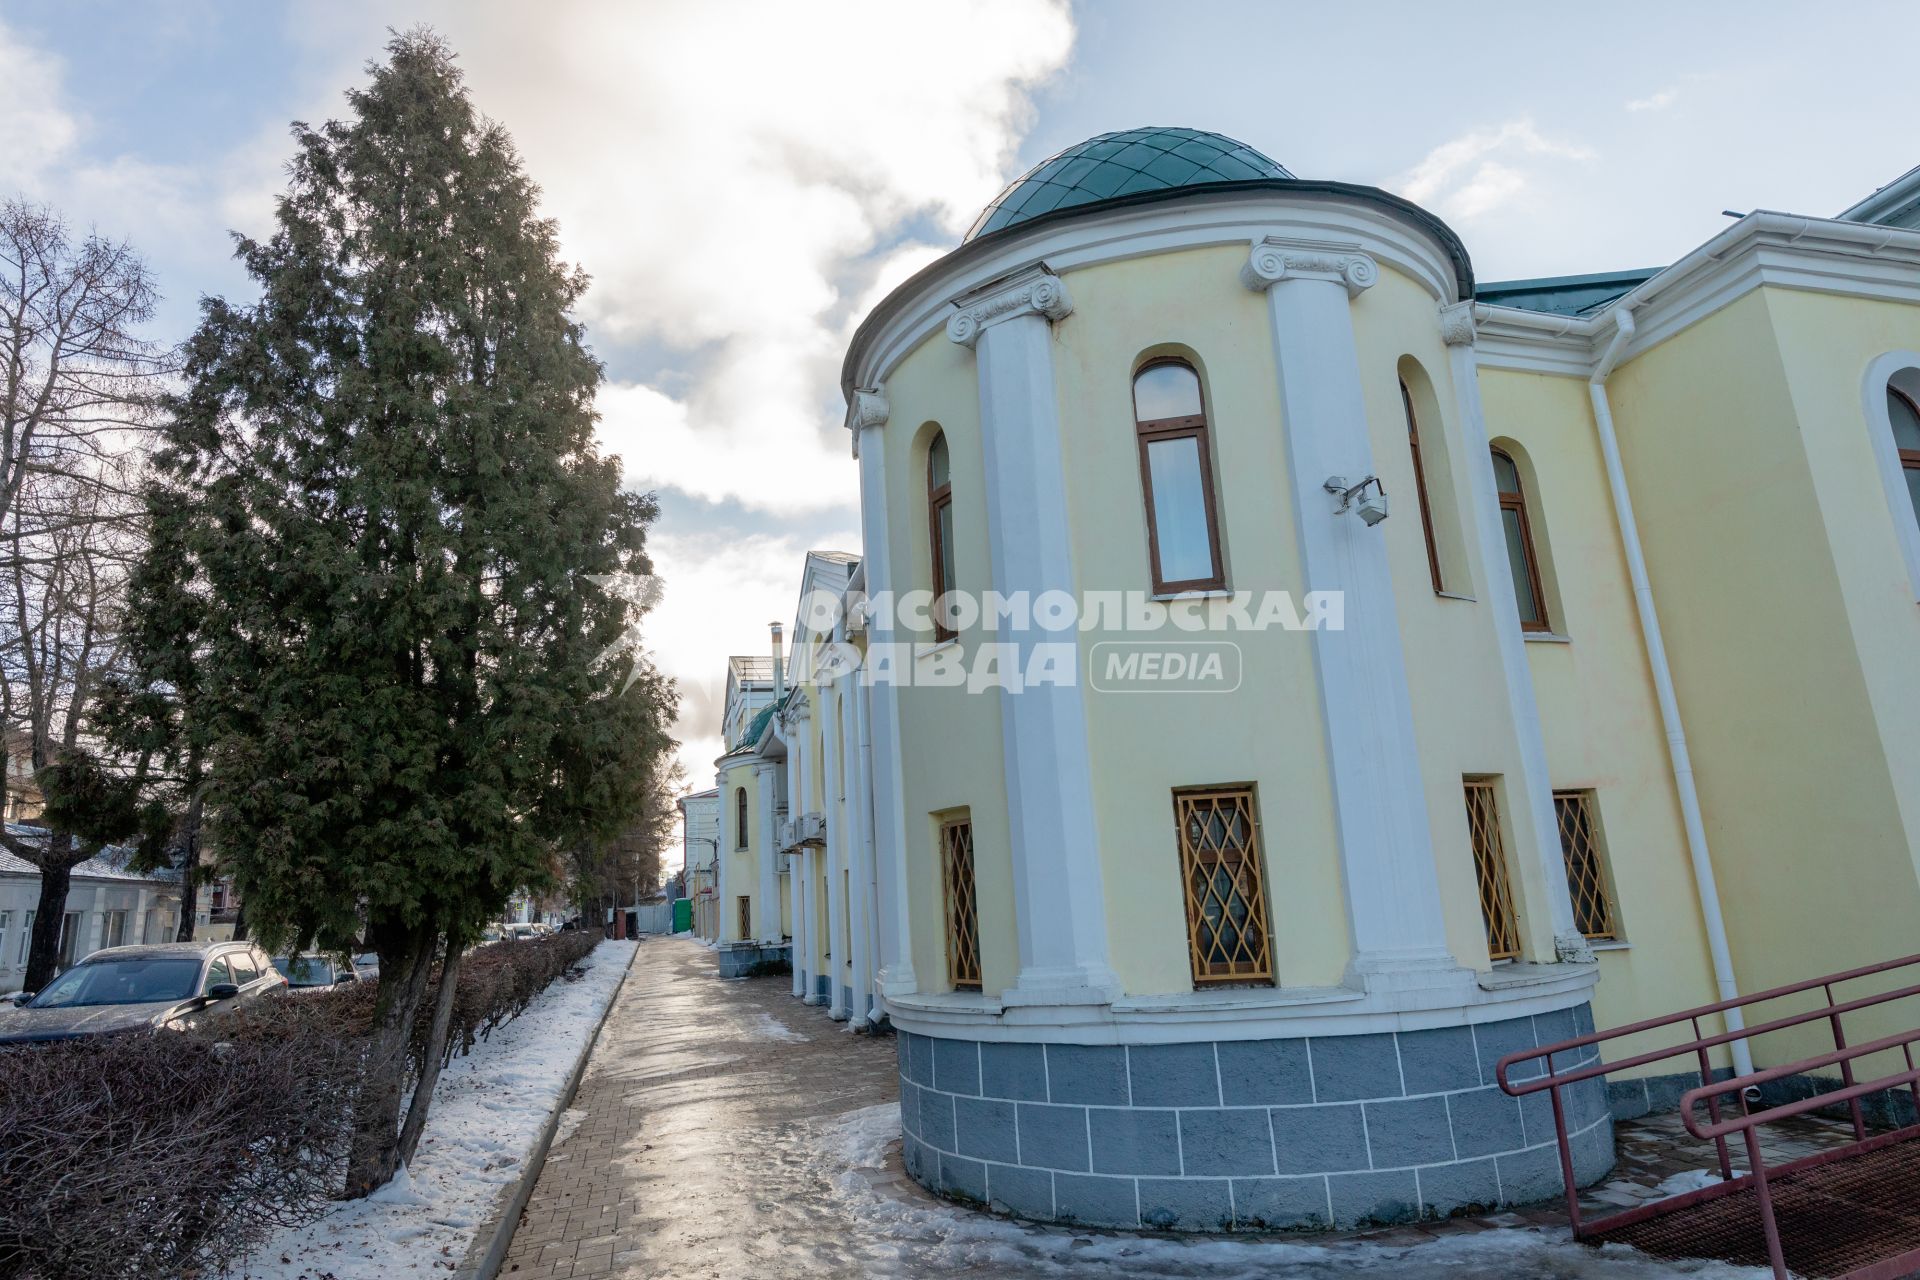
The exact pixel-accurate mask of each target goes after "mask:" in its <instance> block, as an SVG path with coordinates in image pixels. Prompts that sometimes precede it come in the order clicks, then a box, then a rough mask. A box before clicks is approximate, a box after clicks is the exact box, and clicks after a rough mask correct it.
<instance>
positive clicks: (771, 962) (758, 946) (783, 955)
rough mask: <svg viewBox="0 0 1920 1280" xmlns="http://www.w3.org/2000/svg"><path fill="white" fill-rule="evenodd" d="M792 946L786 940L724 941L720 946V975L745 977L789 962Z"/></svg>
mask: <svg viewBox="0 0 1920 1280" xmlns="http://www.w3.org/2000/svg"><path fill="white" fill-rule="evenodd" d="M790 952H791V948H789V947H788V945H787V944H786V943H784V942H780V943H774V942H723V943H721V944H720V946H719V954H718V960H719V965H720V976H721V977H723V978H744V977H746V976H748V975H749V974H755V973H766V972H768V971H769V970H773V969H781V968H784V967H786V965H787V964H788V957H789V955H790Z"/></svg>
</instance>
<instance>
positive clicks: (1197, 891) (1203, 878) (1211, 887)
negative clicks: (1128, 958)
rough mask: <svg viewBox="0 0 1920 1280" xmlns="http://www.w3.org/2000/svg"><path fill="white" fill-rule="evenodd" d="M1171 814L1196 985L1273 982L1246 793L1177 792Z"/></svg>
mask: <svg viewBox="0 0 1920 1280" xmlns="http://www.w3.org/2000/svg"><path fill="white" fill-rule="evenodd" d="M1173 812H1174V824H1175V826H1176V828H1177V829H1178V830H1179V833H1180V878H1181V882H1182V884H1183V885H1184V886H1185V889H1186V899H1187V948H1188V952H1189V955H1190V957H1191V959H1192V962H1193V980H1194V982H1195V983H1196V984H1201V983H1212V982H1272V981H1273V949H1272V946H1271V944H1270V941H1269V939H1268V936H1267V899H1266V893H1265V891H1264V889H1263V888H1262V885H1261V877H1260V824H1259V821H1258V819H1256V818H1255V816H1254V809H1253V790H1252V788H1250V787H1234V788H1228V789H1220V790H1208V791H1176V792H1174V795H1173Z"/></svg>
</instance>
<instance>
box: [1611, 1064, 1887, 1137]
mask: <svg viewBox="0 0 1920 1280" xmlns="http://www.w3.org/2000/svg"><path fill="white" fill-rule="evenodd" d="M1732 1076H1733V1072H1732V1070H1731V1069H1730V1068H1727V1067H1717V1068H1715V1069H1714V1072H1713V1078H1714V1079H1715V1080H1727V1079H1731V1078H1732ZM1699 1084H1700V1073H1699V1072H1697V1071H1683V1072H1679V1073H1678V1074H1674V1075H1659V1076H1643V1077H1641V1078H1639V1079H1637V1080H1614V1081H1609V1082H1608V1084H1607V1103H1608V1107H1609V1109H1610V1110H1611V1111H1612V1112H1613V1118H1614V1119H1615V1120H1636V1119H1638V1118H1639V1117H1641V1116H1647V1115H1664V1114H1666V1113H1668V1112H1673V1111H1678V1110H1679V1109H1680V1099H1681V1098H1682V1097H1683V1096H1684V1095H1685V1094H1686V1092H1687V1091H1688V1090H1689V1089H1694V1088H1697V1087H1699ZM1843 1084H1844V1082H1843V1081H1842V1080H1840V1079H1839V1077H1837V1076H1836V1077H1825V1076H1805V1075H1801V1076H1788V1077H1787V1078H1786V1079H1784V1080H1774V1081H1771V1082H1769V1083H1767V1084H1764V1085H1761V1086H1760V1102H1761V1105H1762V1106H1767V1107H1777V1106H1779V1105H1781V1104H1782V1103H1786V1102H1798V1101H1800V1099H1802V1098H1811V1097H1814V1096H1815V1095H1817V1094H1822V1093H1831V1092H1832V1091H1833V1090H1835V1089H1838V1088H1841V1087H1842V1085H1843ZM1723 1101H1725V1102H1726V1103H1727V1104H1728V1105H1731V1104H1732V1101H1733V1099H1732V1095H1730V1094H1729V1095H1724V1096H1723ZM1860 1111H1861V1116H1862V1118H1863V1119H1864V1120H1865V1121H1866V1123H1867V1124H1869V1125H1871V1126H1873V1127H1875V1128H1880V1129H1900V1128H1905V1127H1906V1126H1908V1125H1911V1124H1920V1110H1916V1108H1915V1107H1914V1103H1913V1095H1912V1094H1911V1093H1909V1092H1907V1091H1906V1090H1904V1089H1895V1090H1882V1091H1881V1092H1879V1093H1872V1094H1868V1095H1867V1096H1866V1097H1864V1098H1862V1099H1860ZM1821 1113H1822V1114H1826V1115H1832V1116H1841V1117H1844V1116H1847V1115H1850V1114H1851V1112H1850V1111H1849V1110H1848V1107H1847V1104H1846V1103H1844V1102H1840V1103H1835V1104H1834V1105H1833V1106H1831V1107H1823V1108H1821Z"/></svg>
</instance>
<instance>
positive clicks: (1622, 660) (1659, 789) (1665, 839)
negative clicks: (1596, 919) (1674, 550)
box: [1480, 370, 1718, 1072]
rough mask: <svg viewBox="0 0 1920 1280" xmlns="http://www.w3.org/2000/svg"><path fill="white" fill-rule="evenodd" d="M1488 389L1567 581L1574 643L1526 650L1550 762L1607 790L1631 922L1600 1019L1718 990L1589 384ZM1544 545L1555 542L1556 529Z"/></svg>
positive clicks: (1608, 973)
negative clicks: (1521, 457)
mask: <svg viewBox="0 0 1920 1280" xmlns="http://www.w3.org/2000/svg"><path fill="white" fill-rule="evenodd" d="M1480 395H1481V400H1482V403H1483V405H1484V406H1485V410H1486V417H1487V429H1488V431H1489V433H1490V434H1491V435H1493V436H1495V437H1499V438H1505V439H1507V440H1510V441H1512V442H1514V443H1515V444H1518V445H1519V446H1520V447H1522V448H1523V449H1525V450H1526V453H1527V457H1528V458H1529V460H1530V461H1531V462H1532V464H1533V465H1532V472H1533V481H1534V483H1533V487H1532V490H1531V491H1530V492H1529V493H1528V494H1527V500H1528V508H1529V511H1528V514H1529V516H1530V518H1531V519H1532V521H1533V522H1534V523H1535V525H1536V526H1537V527H1539V528H1541V529H1544V531H1545V532H1546V533H1547V534H1549V535H1550V538H1551V549H1552V555H1553V558H1554V561H1555V564H1554V569H1555V573H1556V577H1557V578H1558V580H1559V582H1560V584H1561V591H1560V593H1559V594H1560V608H1559V612H1558V615H1557V616H1555V617H1554V619H1553V625H1554V627H1555V628H1556V630H1557V631H1559V632H1560V633H1561V634H1562V635H1564V636H1565V637H1566V638H1567V641H1568V642H1567V643H1564V644H1560V643H1554V642H1550V641H1534V642H1530V643H1528V644H1527V646H1526V652H1527V658H1528V664H1529V667H1530V669H1531V671H1532V675H1533V686H1534V697H1535V700H1536V703H1537V705H1538V707H1539V710H1540V722H1541V733H1542V736H1543V738H1544V740H1545V744H1546V750H1547V771H1548V774H1549V776H1550V778H1551V781H1552V783H1553V786H1554V787H1555V788H1564V789H1590V790H1592V791H1593V792H1594V802H1595V805H1596V807H1597V812H1598V815H1599V822H1600V827H1601V835H1602V841H1603V843H1604V846H1605V850H1606V856H1607V859H1608V861H1609V862H1610V864H1611V868H1612V872H1613V887H1614V897H1615V907H1616V918H1617V923H1618V924H1619V925H1620V927H1621V929H1622V931H1623V933H1624V935H1625V943H1626V945H1625V946H1623V947H1615V948H1612V949H1604V948H1603V949H1602V950H1601V951H1600V953H1599V960H1600V974H1601V981H1600V985H1599V987H1598V988H1597V989H1596V991H1595V992H1594V1017H1595V1020H1596V1023H1597V1025H1599V1026H1602V1027H1606V1026H1619V1025H1622V1024H1624V1023H1628V1022H1634V1021H1638V1020H1640V1019H1642V1018H1646V1017H1650V1016H1653V1015H1655V1014H1658V1013H1665V1012H1671V1011H1673V1010H1676V1009H1680V1008H1684V1007H1687V1006H1690V1005H1695V1004H1708V1003H1711V1002H1713V1001H1714V1000H1716V999H1718V993H1717V992H1716V990H1715V988H1714V985H1713V969H1712V963H1711V960H1710V957H1709V955H1708V952H1707V943H1706V932H1705V929H1704V927H1703V925H1702V924H1701V916H1700V903H1699V897H1698V895H1697V894H1696V892H1695V889H1694V883H1693V873H1692V870H1691V868H1690V865H1689V863H1688V859H1687V847H1686V837H1685V831H1684V829H1683V827H1682V825H1681V819H1680V808H1679V801H1678V797H1677V794H1676V792H1675V790H1674V784H1673V773H1672V769H1671V766H1670V763H1669V760H1668V756H1667V744H1666V734H1665V730H1664V729H1663V728H1662V726H1661V722H1660V712H1659V706H1658V704H1657V702H1656V701H1655V699H1654V693H1653V684H1652V679H1651V676H1650V674H1649V671H1648V668H1647V664H1646V657H1645V648H1644V646H1643V643H1642V641H1641V637H1640V626H1639V619H1638V614H1637V612H1636V609H1635V605H1634V600H1633V590H1632V586H1631V583H1630V581H1629V579H1628V575H1627V566H1626V558H1625V553H1624V551H1623V550H1622V546H1621V542H1620V536H1619V529H1618V526H1617V524H1616V523H1615V520H1614V516H1613V503H1612V497H1611V495H1610V494H1609V491H1608V488H1607V480H1606V470H1605V465H1604V463H1603V462H1602V459H1601V456H1600V447H1599V443H1598V438H1597V436H1596V434H1595V430H1594V425H1593V415H1592V410H1591V407H1590V403H1589V400H1588V395H1587V384H1586V382H1585V380H1584V379H1580V378H1568V377H1556V376H1551V375H1547V374H1534V373H1517V372H1510V371H1504V370H1485V371H1482V373H1481V375H1480ZM1537 545H1538V548H1539V550H1540V554H1542V555H1545V554H1547V550H1546V547H1547V545H1548V544H1547V542H1546V540H1545V539H1537ZM1645 1047H1647V1048H1651V1047H1653V1046H1652V1044H1650V1043H1649V1044H1647V1045H1646V1046H1645ZM1610 1056H1624V1054H1623V1053H1611V1052H1610ZM1679 1069H1681V1068H1680V1067H1679V1066H1677V1065H1668V1066H1663V1067H1659V1068H1652V1069H1651V1070H1654V1071H1655V1072H1662V1071H1673V1070H1679Z"/></svg>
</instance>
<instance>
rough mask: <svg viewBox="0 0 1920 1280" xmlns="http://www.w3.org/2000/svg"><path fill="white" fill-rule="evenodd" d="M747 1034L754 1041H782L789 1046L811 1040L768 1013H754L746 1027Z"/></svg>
mask: <svg viewBox="0 0 1920 1280" xmlns="http://www.w3.org/2000/svg"><path fill="white" fill-rule="evenodd" d="M747 1034H748V1035H749V1036H751V1037H753V1038H754V1039H755V1040H782V1041H786V1042H788V1043H791V1044H804V1043H805V1042H807V1041H808V1040H811V1039H813V1037H812V1036H803V1035H801V1034H800V1033H799V1032H798V1031H795V1030H794V1029H793V1028H792V1027H789V1026H788V1025H787V1024H786V1023H784V1022H782V1021H780V1019H778V1018H776V1017H774V1016H773V1015H772V1014H770V1013H756V1014H754V1015H753V1022H752V1024H751V1025H749V1026H748V1027H747Z"/></svg>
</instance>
